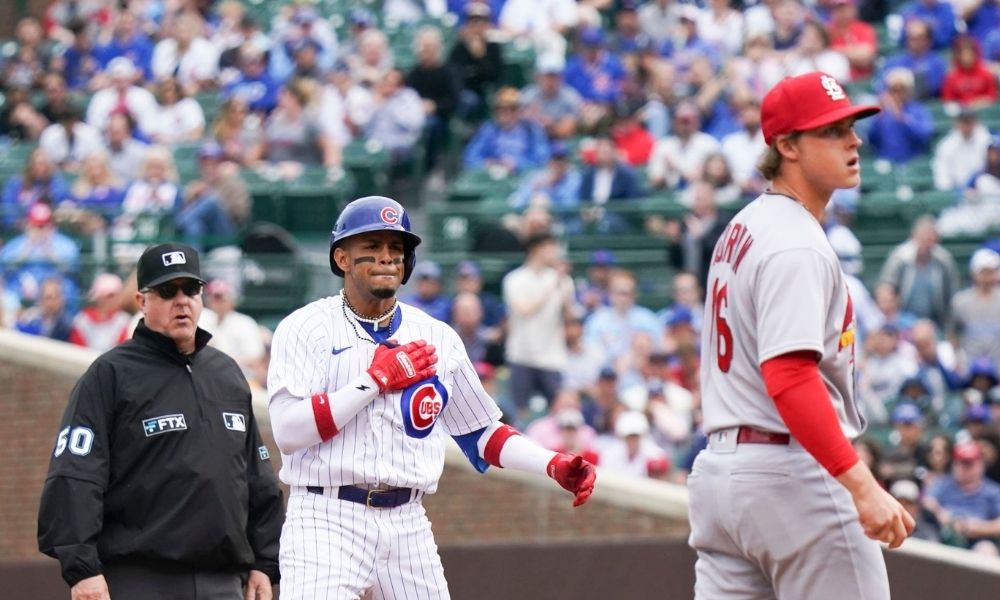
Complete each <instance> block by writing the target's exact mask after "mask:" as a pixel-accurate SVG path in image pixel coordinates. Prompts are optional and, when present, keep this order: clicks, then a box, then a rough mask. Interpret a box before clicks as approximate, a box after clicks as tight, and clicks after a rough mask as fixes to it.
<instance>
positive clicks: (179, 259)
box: [163, 250, 187, 267]
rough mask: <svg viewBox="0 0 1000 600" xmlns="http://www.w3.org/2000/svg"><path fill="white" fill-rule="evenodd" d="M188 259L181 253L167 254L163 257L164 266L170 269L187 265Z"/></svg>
mask: <svg viewBox="0 0 1000 600" xmlns="http://www.w3.org/2000/svg"><path fill="white" fill-rule="evenodd" d="M186 264H187V257H186V256H184V253H183V252H181V251H179V250H178V251H176V252H167V253H166V254H164V255H163V266H164V267H170V266H173V265H186Z"/></svg>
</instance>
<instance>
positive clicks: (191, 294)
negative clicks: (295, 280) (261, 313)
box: [38, 244, 284, 600]
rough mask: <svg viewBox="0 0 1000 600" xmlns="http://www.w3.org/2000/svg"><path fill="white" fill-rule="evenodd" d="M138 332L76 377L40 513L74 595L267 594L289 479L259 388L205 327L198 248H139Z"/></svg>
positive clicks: (82, 598)
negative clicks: (267, 441) (272, 441)
mask: <svg viewBox="0 0 1000 600" xmlns="http://www.w3.org/2000/svg"><path fill="white" fill-rule="evenodd" d="M138 271H139V272H138V284H139V291H138V292H137V294H136V295H137V300H138V303H139V306H140V308H141V309H142V313H143V316H144V318H143V320H142V321H140V322H139V325H138V327H137V328H136V330H135V334H134V336H133V338H132V339H131V340H129V341H127V342H125V343H123V344H121V345H120V346H118V347H116V348H113V349H112V350H109V351H108V352H106V353H104V354H102V355H101V356H100V357H99V358H98V359H97V360H96V361H95V362H94V364H92V365H91V366H90V368H89V369H88V370H87V372H86V373H85V374H84V375H83V377H82V378H81V379H80V380H79V381H78V382H77V384H76V387H75V388H74V389H73V392H72V395H71V396H70V399H69V403H68V405H67V407H66V413H65V415H64V416H63V421H62V425H61V426H60V430H59V433H58V436H57V438H56V445H55V450H54V452H53V455H52V460H51V463H50V465H49V473H48V477H47V479H46V480H45V487H44V490H43V492H42V501H41V507H40V509H39V516H38V545H39V549H40V550H41V551H42V552H44V553H45V554H48V555H49V556H53V557H55V558H57V559H59V563H60V565H61V567H62V574H63V578H64V579H65V580H66V582H67V583H68V584H69V585H70V586H71V596H72V598H73V600H107V599H108V598H112V599H113V600H160V599H162V600H167V599H170V600H173V599H177V600H181V599H183V600H209V599H211V600H244V599H251V600H270V598H271V597H272V590H271V585H272V584H274V583H277V581H278V538H279V536H280V534H281V526H282V523H283V521H284V509H283V506H282V498H281V491H280V490H279V489H278V485H277V481H276V479H275V477H274V472H273V471H272V467H271V462H270V460H269V458H270V457H269V454H268V451H267V448H266V446H264V443H263V442H262V441H261V437H260V433H259V432H258V430H257V424H256V421H255V419H254V415H253V410H252V408H251V401H250V388H249V387H248V385H247V382H246V379H245V378H244V376H243V374H242V372H241V371H240V368H239V367H238V366H237V365H236V362H234V361H233V360H232V359H231V358H229V357H228V356H226V355H225V354H223V353H222V352H220V351H218V350H216V349H215V348H212V347H209V346H206V344H208V340H209V339H210V338H211V335H210V334H209V333H208V332H206V331H204V330H202V329H198V318H199V316H200V315H201V310H202V300H201V291H202V287H203V285H204V283H205V282H204V280H203V279H202V278H201V272H200V269H199V264H198V254H197V253H196V252H195V250H194V249H192V248H190V247H189V246H185V245H182V244H162V245H159V246H155V247H152V248H150V249H148V250H146V251H145V252H144V253H143V255H142V257H141V258H140V259H139V267H138Z"/></svg>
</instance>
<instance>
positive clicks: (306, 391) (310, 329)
mask: <svg viewBox="0 0 1000 600" xmlns="http://www.w3.org/2000/svg"><path fill="white" fill-rule="evenodd" d="M328 323H329V319H328V318H326V315H325V313H324V311H322V310H318V307H315V306H313V305H309V306H306V307H304V308H303V309H300V310H299V311H296V312H295V313H293V314H292V315H291V316H289V317H288V318H286V319H285V320H283V321H282V322H281V323H280V324H279V325H278V327H277V329H275V331H274V338H273V340H272V343H271V364H270V368H269V369H268V372H267V391H268V403H269V404H270V403H273V402H275V400H280V399H281V398H288V397H292V398H296V399H302V398H310V397H311V396H312V395H313V394H319V393H322V392H325V391H327V370H328V368H329V360H330V348H331V344H330V334H329V328H328Z"/></svg>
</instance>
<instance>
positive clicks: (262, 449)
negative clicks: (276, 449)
mask: <svg viewBox="0 0 1000 600" xmlns="http://www.w3.org/2000/svg"><path fill="white" fill-rule="evenodd" d="M257 453H258V454H260V459H261V460H267V459H269V458H271V453H270V452H268V451H267V446H260V447H259V448H257Z"/></svg>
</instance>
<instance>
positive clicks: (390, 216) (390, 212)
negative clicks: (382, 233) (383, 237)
mask: <svg viewBox="0 0 1000 600" xmlns="http://www.w3.org/2000/svg"><path fill="white" fill-rule="evenodd" d="M378 216H379V218H380V219H382V221H383V222H385V223H386V224H388V225H395V224H396V223H399V213H398V212H397V211H396V209H395V208H393V207H391V206H386V207H385V208H383V209H382V210H381V211H379V213H378Z"/></svg>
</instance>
